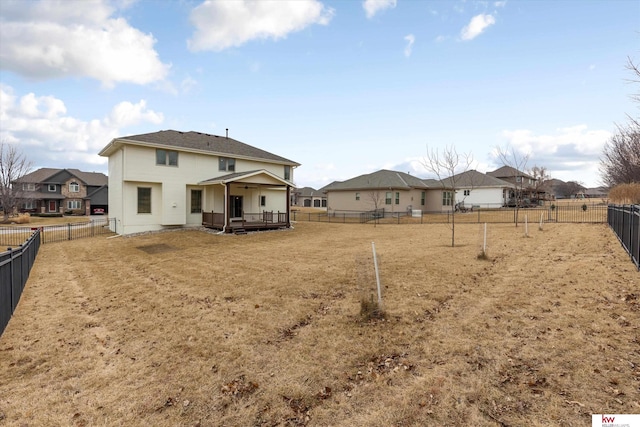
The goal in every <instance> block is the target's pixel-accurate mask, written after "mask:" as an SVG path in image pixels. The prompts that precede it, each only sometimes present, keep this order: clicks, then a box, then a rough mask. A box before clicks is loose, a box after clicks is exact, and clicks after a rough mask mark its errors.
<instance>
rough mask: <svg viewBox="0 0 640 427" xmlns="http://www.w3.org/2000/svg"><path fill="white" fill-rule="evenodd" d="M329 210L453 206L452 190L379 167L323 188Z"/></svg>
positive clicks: (406, 209) (405, 210)
mask: <svg viewBox="0 0 640 427" xmlns="http://www.w3.org/2000/svg"><path fill="white" fill-rule="evenodd" d="M323 191H324V192H325V193H326V194H327V207H328V210H329V211H358V212H364V211H373V210H381V209H384V211H385V212H411V211H413V210H420V211H422V212H427V211H446V210H451V209H452V206H453V205H452V203H451V200H452V197H451V196H452V192H451V191H449V190H447V189H444V188H443V186H442V185H441V184H440V183H439V182H438V181H434V185H433V186H430V185H428V184H427V183H425V181H424V180H422V179H420V178H417V177H415V176H413V175H410V174H408V173H404V172H396V171H391V170H386V169H383V170H379V171H377V172H373V173H370V174H365V175H360V176H357V177H355V178H351V179H348V180H346V181H336V182H333V183H331V184H329V185H327V186H326V187H324V188H323Z"/></svg>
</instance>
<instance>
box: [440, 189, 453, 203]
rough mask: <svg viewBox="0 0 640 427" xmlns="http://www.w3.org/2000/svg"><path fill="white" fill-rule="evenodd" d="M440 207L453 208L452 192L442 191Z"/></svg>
mask: <svg viewBox="0 0 640 427" xmlns="http://www.w3.org/2000/svg"><path fill="white" fill-rule="evenodd" d="M442 206H453V192H452V191H446V190H443V191H442Z"/></svg>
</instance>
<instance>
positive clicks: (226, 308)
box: [0, 222, 640, 427]
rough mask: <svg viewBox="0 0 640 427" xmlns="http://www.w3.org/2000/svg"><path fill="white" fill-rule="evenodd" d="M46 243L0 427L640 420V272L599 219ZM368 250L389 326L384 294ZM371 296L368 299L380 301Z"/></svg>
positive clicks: (2, 341)
mask: <svg viewBox="0 0 640 427" xmlns="http://www.w3.org/2000/svg"><path fill="white" fill-rule="evenodd" d="M294 226H295V229H293V230H285V231H272V232H263V233H252V234H247V235H242V236H235V235H217V234H214V233H208V232H203V231H195V230H194V231H175V232H165V233H154V234H144V235H139V236H135V237H115V238H113V237H112V238H107V237H104V236H103V237H93V238H85V239H80V240H75V241H67V242H61V243H51V244H46V245H43V246H42V247H41V248H40V253H39V255H38V258H37V261H36V264H35V266H34V268H33V270H32V272H31V275H30V278H29V281H28V283H27V287H26V289H25V292H24V294H23V296H22V299H21V301H20V304H19V306H18V309H17V311H16V313H15V314H14V317H13V318H12V319H11V321H10V323H9V325H8V327H7V328H6V330H5V332H4V334H3V335H2V337H0V425H7V426H14V425H15V426H23V425H28V426H41V425H42V426H45V425H46V426H49V425H75V426H96V425H158V426H176V425H184V426H304V425H307V426H380V427H382V426H424V425H451V426H458V425H474V426H507V425H509V426H547V425H567V426H584V425H588V424H589V423H590V422H591V414H593V413H640V329H639V325H640V273H639V272H638V271H637V269H636V268H635V266H634V265H633V264H632V262H631V261H630V260H629V256H628V255H627V254H626V252H625V251H624V250H623V248H622V247H621V245H620V243H619V242H618V240H617V239H616V237H615V235H614V234H613V232H612V231H611V230H610V229H609V228H608V227H607V226H606V225H605V224H554V223H547V224H544V228H543V229H542V230H540V229H539V228H538V224H529V230H528V236H525V229H524V227H523V225H522V224H521V225H520V226H519V227H517V228H516V227H515V226H514V224H490V225H489V227H488V231H487V255H488V259H478V254H479V253H480V251H481V248H482V245H483V240H484V230H483V227H482V225H481V224H464V223H460V224H458V225H456V229H455V231H456V247H453V248H452V247H450V242H451V230H450V229H449V227H448V226H447V225H446V224H417V225H410V224H409V225H403V226H398V225H384V224H379V225H377V226H373V225H372V224H366V225H363V224H326V223H316V222H299V223H296V224H294ZM371 242H375V246H376V249H377V254H378V257H379V260H380V276H381V282H382V289H383V298H384V308H385V312H386V318H384V319H365V318H363V317H362V316H361V315H360V309H361V299H362V297H363V296H364V297H365V298H367V299H368V298H370V297H371V296H374V289H375V283H374V282H373V281H372V280H371V277H373V275H372V274H371V271H372V269H373V265H372V264H371V263H370V262H369V261H370V258H371ZM374 298H375V296H374Z"/></svg>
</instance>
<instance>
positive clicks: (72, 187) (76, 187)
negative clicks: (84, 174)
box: [69, 181, 80, 193]
mask: <svg viewBox="0 0 640 427" xmlns="http://www.w3.org/2000/svg"><path fill="white" fill-rule="evenodd" d="M79 192H80V184H78V183H77V182H75V181H73V182H70V183H69V193H79Z"/></svg>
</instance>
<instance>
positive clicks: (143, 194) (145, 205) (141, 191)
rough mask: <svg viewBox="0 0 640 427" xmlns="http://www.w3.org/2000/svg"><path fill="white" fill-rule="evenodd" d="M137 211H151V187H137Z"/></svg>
mask: <svg viewBox="0 0 640 427" xmlns="http://www.w3.org/2000/svg"><path fill="white" fill-rule="evenodd" d="M138 213H139V214H140V213H151V188H149V187H138Z"/></svg>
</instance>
